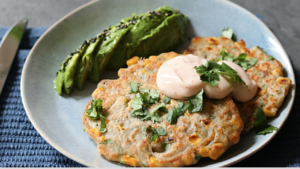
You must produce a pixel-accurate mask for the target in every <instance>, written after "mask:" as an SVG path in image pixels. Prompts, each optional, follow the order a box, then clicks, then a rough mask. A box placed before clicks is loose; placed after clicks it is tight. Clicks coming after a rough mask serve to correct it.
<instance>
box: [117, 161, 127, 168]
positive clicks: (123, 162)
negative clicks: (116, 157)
mask: <svg viewBox="0 0 300 169" xmlns="http://www.w3.org/2000/svg"><path fill="white" fill-rule="evenodd" d="M122 164H125V165H126V162H125V161H121V162H119V163H118V165H119V166H121V167H123V165H122Z"/></svg>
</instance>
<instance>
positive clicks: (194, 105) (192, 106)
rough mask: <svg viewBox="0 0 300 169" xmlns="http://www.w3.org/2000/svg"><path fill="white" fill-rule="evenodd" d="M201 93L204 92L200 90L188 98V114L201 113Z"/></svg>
mask: <svg viewBox="0 0 300 169" xmlns="http://www.w3.org/2000/svg"><path fill="white" fill-rule="evenodd" d="M203 93H204V90H203V89H202V90H201V91H200V92H199V93H198V94H196V95H194V96H191V97H189V98H188V110H189V112H190V113H194V112H199V111H202V106H203Z"/></svg>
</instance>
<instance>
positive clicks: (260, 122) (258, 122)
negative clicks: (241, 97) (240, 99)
mask: <svg viewBox="0 0 300 169" xmlns="http://www.w3.org/2000/svg"><path fill="white" fill-rule="evenodd" d="M254 117H255V121H254V124H253V126H254V128H255V130H256V132H257V133H256V134H257V135H266V134H270V133H272V132H273V131H277V130H278V128H277V127H274V126H272V125H268V121H267V117H266V115H265V113H264V112H263V110H262V109H261V108H260V107H259V108H257V109H256V110H255V112H254Z"/></svg>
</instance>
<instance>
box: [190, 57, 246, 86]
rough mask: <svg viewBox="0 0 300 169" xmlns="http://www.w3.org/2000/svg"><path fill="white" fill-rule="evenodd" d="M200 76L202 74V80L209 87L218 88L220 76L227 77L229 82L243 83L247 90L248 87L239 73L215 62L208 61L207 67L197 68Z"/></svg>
mask: <svg viewBox="0 0 300 169" xmlns="http://www.w3.org/2000/svg"><path fill="white" fill-rule="evenodd" d="M195 69H196V71H197V73H198V74H200V79H201V80H202V81H203V82H204V83H207V84H209V85H212V86H217V85H218V82H219V81H220V77H219V74H221V75H223V76H225V77H226V78H227V79H228V80H231V81H233V82H236V83H241V82H242V83H243V84H244V85H245V86H246V87H247V88H248V86H247V85H246V83H245V82H244V81H243V79H242V78H241V77H240V76H239V75H238V74H237V72H236V71H235V70H234V69H232V68H231V67H230V66H228V65H227V64H226V63H224V62H222V64H221V65H220V64H218V63H217V62H215V61H210V60H209V61H207V62H206V66H205V65H201V66H198V67H197V66H195Z"/></svg>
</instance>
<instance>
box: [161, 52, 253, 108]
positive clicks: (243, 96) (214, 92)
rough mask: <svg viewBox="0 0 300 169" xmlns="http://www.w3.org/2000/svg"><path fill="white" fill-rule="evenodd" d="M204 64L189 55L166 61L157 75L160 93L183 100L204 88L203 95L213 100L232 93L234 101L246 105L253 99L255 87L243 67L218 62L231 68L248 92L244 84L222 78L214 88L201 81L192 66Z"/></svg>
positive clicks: (200, 59)
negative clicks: (245, 103) (242, 81)
mask: <svg viewBox="0 0 300 169" xmlns="http://www.w3.org/2000/svg"><path fill="white" fill-rule="evenodd" d="M206 62H207V60H206V59H204V58H201V57H198V56H195V55H191V54H190V55H185V56H178V57H175V58H173V59H170V60H168V61H167V62H165V63H163V64H162V65H161V67H160V68H159V70H158V73H157V79H156V82H157V86H158V88H159V90H160V91H161V92H162V93H163V94H165V95H166V96H168V97H171V98H174V99H186V98H187V97H190V96H193V95H195V94H197V93H198V92H200V91H201V89H204V91H205V94H206V96H207V97H208V98H212V99H223V98H225V97H226V96H227V95H228V94H230V93H232V96H233V98H234V99H235V100H237V101H239V102H247V101H249V100H251V99H252V98H253V97H254V96H255V94H256V91H257V84H256V83H255V81H253V80H251V79H250V78H249V77H248V76H247V74H246V72H245V71H244V69H243V68H241V67H240V66H239V65H237V64H235V63H233V62H229V61H220V62H218V63H219V64H222V62H224V63H226V64H227V65H228V66H230V67H231V68H232V69H234V70H235V71H236V72H237V74H238V75H239V76H240V77H241V78H242V79H243V80H244V82H245V83H246V84H247V85H248V88H249V90H248V89H247V87H246V86H245V85H244V84H243V83H236V82H233V83H230V82H229V81H227V80H226V79H225V77H223V76H222V75H220V81H219V82H218V85H217V86H212V85H209V84H206V83H204V82H202V81H201V80H200V76H199V74H198V73H197V72H196V69H195V66H200V65H206Z"/></svg>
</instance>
